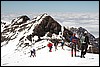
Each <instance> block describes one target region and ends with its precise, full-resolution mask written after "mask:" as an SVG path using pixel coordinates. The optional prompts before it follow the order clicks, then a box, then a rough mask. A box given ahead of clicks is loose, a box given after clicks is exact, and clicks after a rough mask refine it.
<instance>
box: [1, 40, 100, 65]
mask: <svg viewBox="0 0 100 67" xmlns="http://www.w3.org/2000/svg"><path fill="white" fill-rule="evenodd" d="M47 43H48V41H46V40H43V41H40V42H37V43H36V44H39V45H43V44H44V45H45V46H46V45H47ZM35 47H39V46H35ZM4 48H5V47H4ZM12 48H13V47H12ZM1 49H2V48H1ZM5 49H7V48H5ZM30 49H31V48H28V49H26V51H28V52H25V51H23V50H22V51H14V50H12V52H9V51H7V52H6V55H3V56H1V66H99V54H92V53H87V54H86V56H85V58H80V57H79V56H80V52H77V53H76V55H77V57H71V48H69V47H67V46H64V49H65V50H62V49H61V46H60V43H59V45H58V50H57V51H55V47H54V46H53V48H52V52H49V48H48V47H47V46H46V47H44V48H43V49H40V50H37V49H36V50H37V51H36V57H34V58H33V57H30V53H29V50H30ZM2 54H3V53H2Z"/></svg>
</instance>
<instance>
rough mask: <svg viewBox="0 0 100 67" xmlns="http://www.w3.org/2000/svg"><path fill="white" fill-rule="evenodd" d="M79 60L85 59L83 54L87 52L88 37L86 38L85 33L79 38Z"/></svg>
mask: <svg viewBox="0 0 100 67" xmlns="http://www.w3.org/2000/svg"><path fill="white" fill-rule="evenodd" d="M81 43H82V45H81V58H85V56H84V55H85V54H86V52H87V48H88V44H90V42H89V37H88V36H87V31H85V32H84V34H83V37H81Z"/></svg>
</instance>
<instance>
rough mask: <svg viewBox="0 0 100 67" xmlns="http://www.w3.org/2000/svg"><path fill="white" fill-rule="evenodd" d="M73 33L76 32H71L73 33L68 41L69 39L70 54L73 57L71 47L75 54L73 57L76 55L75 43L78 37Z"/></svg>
mask: <svg viewBox="0 0 100 67" xmlns="http://www.w3.org/2000/svg"><path fill="white" fill-rule="evenodd" d="M75 35H76V34H75V33H73V35H72V36H71V38H70V41H71V56H72V57H73V49H74V54H75V57H76V44H77V40H78V38H77V37H76V36H75Z"/></svg>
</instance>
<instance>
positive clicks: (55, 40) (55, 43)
mask: <svg viewBox="0 0 100 67" xmlns="http://www.w3.org/2000/svg"><path fill="white" fill-rule="evenodd" d="M53 41H54V46H55V51H56V50H58V49H57V46H58V39H53Z"/></svg>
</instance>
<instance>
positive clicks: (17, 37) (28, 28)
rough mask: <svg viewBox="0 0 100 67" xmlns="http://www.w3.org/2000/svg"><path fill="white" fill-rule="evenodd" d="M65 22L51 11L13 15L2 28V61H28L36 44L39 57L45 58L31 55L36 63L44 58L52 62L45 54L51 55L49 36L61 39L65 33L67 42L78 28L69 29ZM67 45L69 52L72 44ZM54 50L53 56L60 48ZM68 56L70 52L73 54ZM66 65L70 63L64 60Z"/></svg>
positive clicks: (12, 62)
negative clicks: (69, 46) (35, 57)
mask: <svg viewBox="0 0 100 67" xmlns="http://www.w3.org/2000/svg"><path fill="white" fill-rule="evenodd" d="M62 26H63V25H62V24H61V23H60V22H58V21H56V20H54V19H53V18H52V17H51V16H50V15H47V14H46V13H44V14H41V15H39V16H37V17H35V18H33V19H30V18H29V17H28V16H26V15H23V16H20V17H17V18H15V19H13V20H12V21H11V24H8V25H4V26H3V30H2V32H1V62H2V63H1V64H2V65H17V64H18V65H23V64H25V63H28V61H26V60H29V59H30V57H29V55H30V53H29V52H30V50H31V49H32V48H33V47H34V48H35V49H36V50H37V57H38V58H39V59H40V58H42V59H41V61H39V59H37V60H36V61H37V62H36V63H35V61H33V60H31V59H33V58H31V59H30V61H32V62H34V63H35V64H37V63H39V64H40V65H42V63H41V62H43V64H45V65H48V63H45V62H44V61H43V59H44V57H45V56H44V54H45V55H49V54H48V47H46V46H47V43H48V41H47V40H51V39H52V38H57V39H60V36H62V35H63V36H64V39H65V40H66V42H67V40H68V38H69V37H70V36H71V35H72V33H73V32H74V30H69V29H67V28H65V27H64V26H63V27H62ZM75 29H76V28H75ZM81 29H83V28H82V27H81ZM62 30H63V33H62V35H61V32H62ZM78 31H79V33H82V32H80V30H78ZM82 31H85V30H82ZM66 33H67V34H66ZM53 34H54V37H53ZM68 35H69V36H68ZM89 35H91V34H90V33H89ZM66 37H68V38H66ZM92 37H93V36H92ZM92 37H91V39H92V40H95V37H93V38H92ZM95 41H96V40H95ZM93 42H94V41H93ZM91 43H92V42H91ZM97 43H99V42H97ZM92 44H95V43H92ZM98 46H99V45H98ZM98 46H97V47H98ZM42 48H43V49H42ZM60 48H61V47H59V49H60ZM65 49H66V52H69V50H70V48H67V46H66V48H65ZM96 51H97V50H95V51H93V52H96ZM43 52H44V53H43ZM58 52H59V53H61V52H60V51H58ZM90 52H91V51H90ZM52 53H53V54H51V55H50V56H52V55H55V54H56V52H54V47H53V52H52ZM54 53H55V54H54ZM59 53H58V54H59ZM97 53H98V52H97ZM65 55H66V54H65ZM65 55H64V57H65ZM89 55H90V54H89ZM93 55H95V54H93ZM97 55H98V54H97ZM41 56H43V57H41ZM57 56H58V55H57ZM68 56H70V54H69V55H68ZM46 57H47V56H46ZM46 57H45V58H46ZM60 57H61V55H60ZM66 57H67V56H66ZM66 57H65V58H66ZM14 58H15V59H14ZM47 58H49V56H48V57H47ZM58 58H59V57H58ZM65 58H63V59H65ZM70 58H71V57H70ZM76 58H77V57H76ZM93 58H95V56H94V57H93ZM97 58H98V57H97ZM55 60H56V59H55ZM74 60H75V59H74ZM24 61H25V63H24ZM47 61H50V62H51V59H48V60H47ZM93 61H95V60H93ZM50 62H49V63H50ZM62 62H63V61H62ZM71 62H72V61H71ZM59 63H60V61H59V62H58V64H59ZM35 64H31V63H29V64H28V65H35ZM69 64H70V63H69ZM76 64H77V63H76ZM76 64H75V65H76ZM96 64H97V65H98V61H96ZM61 65H62V64H61ZM64 65H66V64H64ZM94 65H95V64H94ZM68 66H69V65H68Z"/></svg>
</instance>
